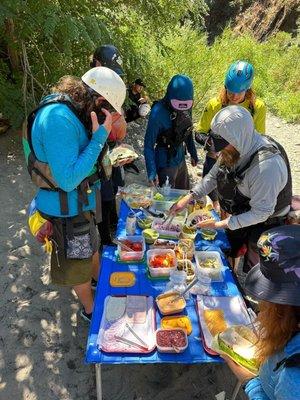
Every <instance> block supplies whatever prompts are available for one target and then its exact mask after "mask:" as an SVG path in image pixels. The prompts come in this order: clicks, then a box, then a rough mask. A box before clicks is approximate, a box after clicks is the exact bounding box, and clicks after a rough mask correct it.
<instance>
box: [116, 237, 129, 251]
mask: <svg viewBox="0 0 300 400" xmlns="http://www.w3.org/2000/svg"><path fill="white" fill-rule="evenodd" d="M113 243H115V244H118V245H119V246H121V250H122V249H125V250H126V251H133V250H132V249H131V248H130V247H128V246H126V244H124V243H123V242H121V241H120V240H118V239H113Z"/></svg>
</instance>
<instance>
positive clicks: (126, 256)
mask: <svg viewBox="0 0 300 400" xmlns="http://www.w3.org/2000/svg"><path fill="white" fill-rule="evenodd" d="M118 241H119V242H125V243H124V244H126V241H129V242H132V243H141V245H142V250H141V251H134V250H132V251H127V250H121V246H120V245H119V244H118V255H119V258H120V261H123V262H128V261H141V260H142V259H143V257H144V254H145V250H146V244H145V239H144V238H143V236H124V237H118Z"/></svg>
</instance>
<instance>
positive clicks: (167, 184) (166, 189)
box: [163, 176, 171, 196]
mask: <svg viewBox="0 0 300 400" xmlns="http://www.w3.org/2000/svg"><path fill="white" fill-rule="evenodd" d="M170 191H171V185H170V179H169V177H168V176H167V179H166V182H165V183H164V184H163V193H164V195H165V196H168V195H169V194H170Z"/></svg>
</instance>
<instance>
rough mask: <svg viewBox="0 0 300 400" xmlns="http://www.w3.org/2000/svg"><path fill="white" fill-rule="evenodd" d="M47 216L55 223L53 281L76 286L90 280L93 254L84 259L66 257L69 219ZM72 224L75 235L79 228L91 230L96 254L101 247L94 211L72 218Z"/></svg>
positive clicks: (92, 246)
mask: <svg viewBox="0 0 300 400" xmlns="http://www.w3.org/2000/svg"><path fill="white" fill-rule="evenodd" d="M46 217H47V219H49V220H50V221H51V222H52V224H53V236H52V239H53V251H52V254H51V270H50V276H51V281H52V283H54V284H56V285H60V286H76V285H80V284H83V283H86V282H89V281H90V280H91V278H92V255H91V256H90V257H89V258H84V259H79V258H78V259H68V258H67V257H66V241H67V234H66V232H67V224H66V220H67V219H66V218H53V217H52V218H51V217H49V216H46ZM72 224H73V227H74V228H73V229H74V234H75V235H76V231H78V230H81V231H82V230H83V229H85V230H88V231H89V233H90V243H91V248H92V252H93V254H95V253H96V252H97V251H98V249H99V234H98V230H97V226H96V224H95V219H94V215H93V213H91V212H86V213H83V214H80V215H79V216H76V217H74V218H72ZM54 241H55V242H54Z"/></svg>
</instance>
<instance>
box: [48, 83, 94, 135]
mask: <svg viewBox="0 0 300 400" xmlns="http://www.w3.org/2000/svg"><path fill="white" fill-rule="evenodd" d="M51 92H52V93H64V94H66V95H68V96H69V97H70V98H71V100H72V102H73V103H75V106H76V108H77V109H78V112H79V114H80V116H81V118H80V119H81V121H82V122H83V124H84V125H85V127H86V129H87V130H88V131H90V130H91V129H92V126H91V118H90V114H91V111H96V110H97V106H96V105H95V98H97V97H99V96H100V95H99V94H98V93H96V92H94V91H93V90H91V89H89V88H88V87H87V85H86V84H85V83H84V82H83V81H82V80H81V79H80V78H77V77H76V76H71V75H65V76H63V77H61V78H60V79H59V81H58V82H57V84H56V85H55V86H53V87H52V88H51Z"/></svg>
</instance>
